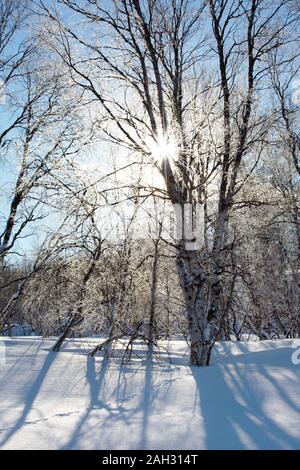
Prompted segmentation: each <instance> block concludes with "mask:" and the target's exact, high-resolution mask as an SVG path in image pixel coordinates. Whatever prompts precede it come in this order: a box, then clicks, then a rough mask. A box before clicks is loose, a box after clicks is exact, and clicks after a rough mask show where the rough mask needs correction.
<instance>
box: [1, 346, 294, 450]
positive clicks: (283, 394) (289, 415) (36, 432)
mask: <svg viewBox="0 0 300 470" xmlns="http://www.w3.org/2000/svg"><path fill="white" fill-rule="evenodd" d="M3 342H4V343H5V349H6V354H5V356H6V357H5V363H3V362H4V358H3V356H2V363H1V364H0V406H1V409H0V448H1V449H300V425H299V423H300V365H294V364H293V363H292V361H291V355H292V353H293V351H294V349H292V347H291V346H292V341H289V340H281V341H265V342H250V343H246V342H243V343H227V344H226V346H225V345H221V344H219V345H217V347H216V350H215V351H214V358H213V365H212V366H210V367H208V368H202V369H199V368H195V367H190V366H189V365H188V356H187V352H186V344H185V343H184V342H183V341H173V342H172V343H171V344H170V349H171V351H172V352H171V364H170V362H169V358H168V355H167V354H166V353H164V350H163V349H162V352H161V355H160V357H159V358H156V359H155V360H154V363H153V364H152V365H151V364H150V363H149V362H147V361H146V360H145V358H143V354H142V351H140V355H139V357H135V358H134V359H133V360H132V362H131V363H130V364H128V365H126V366H122V365H121V362H120V360H119V359H118V358H117V357H116V358H114V359H111V360H110V361H103V360H102V358H101V357H96V358H95V359H93V358H90V357H87V355H86V352H87V350H89V349H90V348H91V346H92V345H93V344H94V343H93V340H68V341H66V343H65V344H64V347H63V349H62V351H61V352H60V353H57V354H56V353H52V352H49V348H50V347H51V345H53V341H52V340H43V339H41V338H38V337H36V338H33V337H22V338H4V339H3V340H2V341H1V343H2V346H3Z"/></svg>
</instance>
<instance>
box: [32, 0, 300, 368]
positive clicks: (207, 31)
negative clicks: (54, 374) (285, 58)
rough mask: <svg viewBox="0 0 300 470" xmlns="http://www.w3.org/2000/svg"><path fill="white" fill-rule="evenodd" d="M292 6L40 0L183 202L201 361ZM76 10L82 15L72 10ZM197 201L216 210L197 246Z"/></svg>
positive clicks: (221, 299) (74, 67) (115, 129)
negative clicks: (192, 225) (55, 1)
mask: <svg viewBox="0 0 300 470" xmlns="http://www.w3.org/2000/svg"><path fill="white" fill-rule="evenodd" d="M289 5H290V2H289V1H288V0H275V1H272V2H270V1H268V0H245V1H244V0H243V1H241V0H230V1H223V0H209V1H208V2H203V3H201V2H195V1H192V0H172V1H171V2H169V1H165V0H147V1H146V0H145V1H140V0H110V1H107V2H100V1H98V0H93V1H87V2H82V1H79V0H61V1H60V2H59V6H60V8H58V9H57V10H55V8H53V9H52V8H51V6H50V7H49V6H48V5H45V4H44V3H43V2H41V8H42V10H41V11H42V12H43V14H44V15H46V16H47V18H48V20H50V21H49V24H48V26H47V28H48V32H49V33H51V37H52V39H53V44H54V46H53V47H55V49H56V51H57V53H58V54H59V56H60V57H61V58H62V60H63V61H64V62H65V64H66V65H67V66H68V68H69V70H70V74H71V76H72V78H73V80H74V82H75V83H76V84H77V86H78V87H79V88H81V89H83V90H84V93H85V94H86V96H89V97H90V98H91V99H93V100H96V101H97V102H98V105H99V116H101V119H102V124H101V132H102V134H103V135H104V136H106V138H108V139H110V140H112V141H114V142H116V143H118V144H119V145H120V146H122V147H125V148H127V149H129V150H130V151H131V152H135V153H140V154H143V155H144V156H145V157H147V158H148V159H149V160H150V161H152V163H153V165H154V166H155V167H156V168H157V171H158V172H159V173H160V174H161V176H162V177H163V180H164V184H165V188H164V190H165V191H166V192H167V195H168V197H169V199H170V201H171V202H172V204H173V205H174V206H176V207H179V208H180V211H181V216H182V226H183V234H182V237H181V240H180V241H179V242H177V244H176V250H177V268H178V276H179V279H180V284H181V287H182V292H183V296H184V299H185V306H186V313H187V318H188V322H189V331H190V344H191V363H192V364H193V365H198V366H200V365H207V364H208V363H209V360H210V353H211V349H212V346H213V344H214V341H215V340H216V339H218V338H221V337H222V334H223V333H222V323H223V317H224V315H226V292H224V289H225V287H224V283H223V273H224V269H225V268H224V266H225V264H226V263H227V261H228V259H227V258H228V250H227V247H228V245H227V244H228V230H227V227H228V221H229V219H230V214H231V210H232V206H233V203H234V200H235V198H236V196H237V194H238V193H239V191H240V190H241V188H242V187H243V184H244V182H245V181H246V180H247V179H248V177H249V175H251V173H252V172H253V171H254V168H255V166H256V162H257V158H259V156H260V154H261V152H262V146H263V145H264V144H265V142H266V135H267V132H268V129H269V126H270V119H269V118H270V113H271V110H270V109H269V107H268V104H267V103H266V101H265V100H264V99H263V93H264V92H263V87H264V83H265V77H266V75H267V73H268V70H269V67H270V65H269V62H268V60H267V58H268V56H269V54H270V51H272V50H275V49H279V48H281V47H282V46H283V45H284V44H286V42H287V41H288V40H290V37H291V35H293V34H294V33H295V21H296V15H295V13H294V12H293V10H290V9H289ZM66 12H72V14H73V15H74V17H75V18H76V22H75V23H74V25H73V24H72V22H71V21H67V20H64V21H63V20H62V18H63V17H64V18H65V17H66V15H65V13H66ZM78 22H79V24H82V27H83V30H82V31H81V30H80V28H79V27H78ZM80 22H81V23H80ZM103 123H104V124H103ZM241 170H242V171H241ZM197 204H201V205H203V206H204V208H205V213H206V214H207V219H205V220H204V223H205V229H206V233H205V243H204V244H203V246H202V247H201V248H199V247H198V248H192V249H191V246H193V245H191V242H192V241H193V240H192V239H191V238H193V237H191V235H190V233H188V230H187V227H189V220H190V219H191V218H193V217H192V216H193V214H194V213H195V209H196V205H197ZM187 205H190V206H188V207H192V210H190V209H188V210H186V207H187Z"/></svg>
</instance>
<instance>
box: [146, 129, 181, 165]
mask: <svg viewBox="0 0 300 470" xmlns="http://www.w3.org/2000/svg"><path fill="white" fill-rule="evenodd" d="M146 145H147V147H148V149H149V151H150V152H151V155H152V156H153V158H154V159H155V160H157V161H161V160H165V159H169V160H175V159H176V157H177V153H178V144H177V142H176V139H175V137H174V136H173V135H172V134H170V133H163V132H159V133H158V134H157V135H156V136H151V137H148V138H147V139H146Z"/></svg>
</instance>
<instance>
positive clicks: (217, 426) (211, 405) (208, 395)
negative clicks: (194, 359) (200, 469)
mask: <svg viewBox="0 0 300 470" xmlns="http://www.w3.org/2000/svg"><path fill="white" fill-rule="evenodd" d="M275 353H276V351H275ZM243 356H245V357H243ZM266 356H268V352H266V351H264V352H262V353H261V352H256V353H255V352H252V353H251V354H245V355H242V356H238V358H236V363H235V362H234V359H233V360H232V361H231V363H230V362H229V360H228V361H226V362H224V363H223V364H218V365H216V366H209V367H207V368H197V367H191V371H192V375H193V377H194V380H195V383H196V387H197V394H198V400H199V401H198V406H200V414H201V415H202V416H203V419H204V426H205V432H206V446H205V447H206V448H207V449H208V450H217V449H218V450H223V449H227V450H235V449H236V450H239V449H262V450H264V449H265V450H269V449H270V450H272V449H299V448H300V441H299V439H297V438H295V437H294V436H293V435H292V434H291V433H289V434H288V433H287V432H286V431H285V430H283V429H282V428H281V427H279V426H278V423H277V422H276V420H275V419H274V420H273V419H272V416H270V417H269V416H268V415H267V414H266V410H264V409H263V405H264V403H263V400H262V399H261V394H260V393H259V392H258V391H257V388H256V387H257V386H258V385H259V377H260V376H261V378H262V380H264V381H269V384H268V386H273V387H276V388H277V392H278V393H280V398H281V400H282V401H284V402H285V404H286V405H288V406H290V407H293V410H294V411H295V412H297V413H298V414H299V409H298V407H297V406H296V404H294V403H292V402H291V400H290V399H289V398H288V397H287V395H286V393H285V392H283V390H282V389H281V388H280V387H278V384H276V382H275V381H274V379H273V378H271V377H270V376H268V372H267V370H266V367H265V365H266V363H267V362H268V358H266ZM250 358H251V359H250ZM277 359H278V361H279V363H278V364H277V363H276V361H275V363H274V351H273V356H272V367H273V363H274V367H280V366H282V365H284V366H285V367H286V366H287V363H286V361H284V360H283V359H282V357H281V355H280V354H278V356H277ZM252 362H253V364H252ZM248 363H249V364H251V368H252V369H251V372H252V371H253V373H254V374H255V377H256V379H255V381H253V380H251V377H252V374H251V373H250V374H249V373H248V370H247V374H245V373H244V371H245V367H244V366H243V365H247V364H248ZM257 380H258V382H257ZM274 418H276V416H275V415H274Z"/></svg>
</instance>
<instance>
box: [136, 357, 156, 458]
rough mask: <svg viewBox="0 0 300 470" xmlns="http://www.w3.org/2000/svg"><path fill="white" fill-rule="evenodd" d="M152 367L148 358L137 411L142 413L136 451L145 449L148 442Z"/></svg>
mask: <svg viewBox="0 0 300 470" xmlns="http://www.w3.org/2000/svg"><path fill="white" fill-rule="evenodd" d="M152 365H153V359H152V357H151V356H150V357H149V358H148V359H147V361H146V365H145V381H144V389H143V391H142V396H141V401H140V405H139V409H140V410H141V411H142V413H143V417H142V423H141V439H140V443H139V446H138V449H147V441H148V426H149V414H150V409H151V403H152V400H153V393H152V389H153V378H152Z"/></svg>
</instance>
